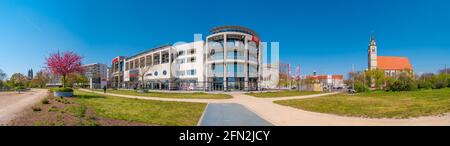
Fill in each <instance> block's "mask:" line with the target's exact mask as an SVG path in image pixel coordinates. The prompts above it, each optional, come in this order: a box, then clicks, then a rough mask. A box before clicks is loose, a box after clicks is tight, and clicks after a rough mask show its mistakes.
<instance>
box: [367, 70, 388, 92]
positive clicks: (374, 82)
mask: <svg viewBox="0 0 450 146" xmlns="http://www.w3.org/2000/svg"><path fill="white" fill-rule="evenodd" d="M365 74H366V75H365V76H366V83H368V84H367V85H368V86H373V87H375V88H383V86H384V83H385V79H386V78H385V76H384V71H382V70H379V69H373V70H368V71H366V72H365Z"/></svg>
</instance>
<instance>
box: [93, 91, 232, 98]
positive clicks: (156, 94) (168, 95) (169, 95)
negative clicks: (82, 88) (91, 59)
mask: <svg viewBox="0 0 450 146" xmlns="http://www.w3.org/2000/svg"><path fill="white" fill-rule="evenodd" d="M96 91H99V92H103V90H96ZM107 93H114V94H123V95H133V96H145V97H160V98H186V99H230V98H233V97H232V96H231V95H227V94H208V93H164V92H148V93H138V92H136V91H134V90H107Z"/></svg>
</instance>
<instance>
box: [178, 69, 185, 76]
mask: <svg viewBox="0 0 450 146" xmlns="http://www.w3.org/2000/svg"><path fill="white" fill-rule="evenodd" d="M184 75H185V71H184V70H183V71H177V76H179V77H181V76H184Z"/></svg>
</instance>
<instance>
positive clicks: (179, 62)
mask: <svg viewBox="0 0 450 146" xmlns="http://www.w3.org/2000/svg"><path fill="white" fill-rule="evenodd" d="M185 60H186V59H177V63H178V64H184V62H185Z"/></svg>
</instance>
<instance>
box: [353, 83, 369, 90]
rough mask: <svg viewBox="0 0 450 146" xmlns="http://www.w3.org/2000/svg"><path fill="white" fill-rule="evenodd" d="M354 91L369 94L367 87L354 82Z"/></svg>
mask: <svg viewBox="0 0 450 146" xmlns="http://www.w3.org/2000/svg"><path fill="white" fill-rule="evenodd" d="M355 90H356V92H369V87H368V86H367V85H364V84H363V83H360V82H356V83H355Z"/></svg>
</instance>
